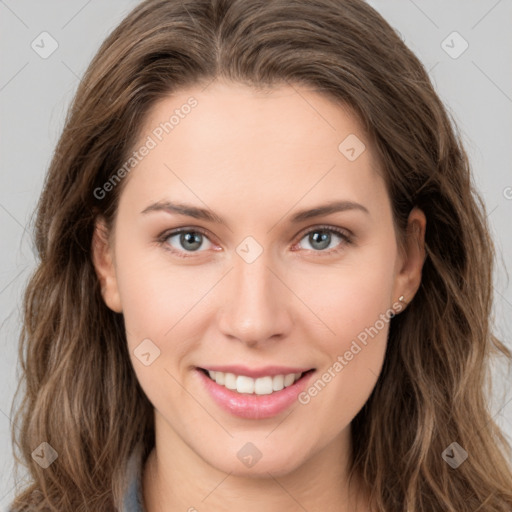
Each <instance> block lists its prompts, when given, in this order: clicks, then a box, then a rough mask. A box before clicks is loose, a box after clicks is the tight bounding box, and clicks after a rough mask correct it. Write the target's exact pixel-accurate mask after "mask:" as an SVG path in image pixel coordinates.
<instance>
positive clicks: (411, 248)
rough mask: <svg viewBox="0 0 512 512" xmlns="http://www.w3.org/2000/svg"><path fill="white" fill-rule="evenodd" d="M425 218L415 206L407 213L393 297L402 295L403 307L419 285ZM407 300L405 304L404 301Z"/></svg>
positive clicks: (423, 248) (409, 300) (423, 249)
mask: <svg viewBox="0 0 512 512" xmlns="http://www.w3.org/2000/svg"><path fill="white" fill-rule="evenodd" d="M426 225H427V219H426V217H425V214H424V213H423V211H422V210H420V209H419V208H417V207H415V208H413V209H412V210H411V212H410V214H409V219H408V224H407V233H406V237H405V247H404V257H403V259H402V264H401V268H400V270H399V273H398V274H397V276H396V280H395V287H394V288H395V289H394V298H396V297H403V298H404V299H405V300H403V301H401V304H402V305H404V307H406V306H407V304H409V303H410V302H411V301H412V300H413V297H414V295H415V294H416V292H417V291H418V288H419V287H420V285H421V273H422V269H423V264H424V263H425V259H426V253H425V232H426ZM405 301H407V302H406V303H405V304H404V302H405Z"/></svg>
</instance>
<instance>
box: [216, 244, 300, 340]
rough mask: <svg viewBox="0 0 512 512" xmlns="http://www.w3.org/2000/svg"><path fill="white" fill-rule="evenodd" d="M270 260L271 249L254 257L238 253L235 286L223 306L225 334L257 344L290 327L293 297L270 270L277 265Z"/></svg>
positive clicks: (233, 278)
mask: <svg viewBox="0 0 512 512" xmlns="http://www.w3.org/2000/svg"><path fill="white" fill-rule="evenodd" d="M241 246H242V248H243V247H244V246H243V244H241ZM253 254H254V253H253ZM270 259H271V258H270V251H265V250H263V251H262V252H261V254H259V255H258V256H257V257H256V258H255V259H254V260H251V258H246V257H245V256H244V254H243V253H242V255H240V253H239V254H234V261H233V265H234V268H233V270H232V272H230V282H231V286H228V287H227V290H226V292H227V294H228V296H226V297H225V305H224V307H222V308H221V309H222V311H223V313H222V317H221V321H220V326H221V330H222V331H223V332H224V334H225V335H227V336H229V337H235V338H238V339H239V340H240V341H244V342H246V343H248V344H251V345H255V344H257V343H261V342H264V341H265V340H267V339H268V338H270V337H273V336H276V335H283V334H285V333H286V332H287V331H288V330H289V328H290V326H291V321H290V314H289V309H288V308H289V300H290V297H289V294H286V293H285V290H286V288H285V287H283V285H282V283H280V281H279V279H277V278H276V276H275V275H274V273H273V272H276V271H275V270H273V271H271V270H270V269H269V267H270V268H272V267H273V265H272V262H271V261H270Z"/></svg>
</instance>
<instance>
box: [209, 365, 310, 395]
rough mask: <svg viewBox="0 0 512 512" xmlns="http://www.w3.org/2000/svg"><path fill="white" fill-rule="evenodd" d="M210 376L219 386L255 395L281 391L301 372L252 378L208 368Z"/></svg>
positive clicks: (296, 378)
mask: <svg viewBox="0 0 512 512" xmlns="http://www.w3.org/2000/svg"><path fill="white" fill-rule="evenodd" d="M208 374H209V375H210V377H211V378H212V379H213V380H214V381H215V382H216V383H217V384H220V385H221V386H224V387H226V388H228V389H232V390H234V391H235V390H236V391H237V392H238V393H255V394H256V395H270V394H271V393H273V392H274V391H281V389H283V388H287V387H288V386H291V385H292V384H293V383H294V382H295V381H297V380H298V379H299V378H300V376H301V375H302V373H289V374H288V375H274V376H273V377H271V376H267V377H258V378H257V379H253V378H252V377H247V376H246V375H235V374H234V373H224V372H213V371H210V370H208Z"/></svg>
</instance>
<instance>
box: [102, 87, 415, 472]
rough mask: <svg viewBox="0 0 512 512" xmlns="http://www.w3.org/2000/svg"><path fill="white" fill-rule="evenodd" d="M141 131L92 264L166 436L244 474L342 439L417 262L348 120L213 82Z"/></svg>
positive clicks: (299, 97)
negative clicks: (108, 235)
mask: <svg viewBox="0 0 512 512" xmlns="http://www.w3.org/2000/svg"><path fill="white" fill-rule="evenodd" d="M191 97H192V98H193V100H191V99H190V98H191ZM186 105H189V106H190V107H185V106H186ZM173 113H175V114H176V115H175V119H173V120H172V121H171V123H172V127H171V128H169V126H170V125H169V124H168V125H165V122H169V119H170V117H171V115H173ZM347 137H349V138H348V139H347ZM345 139H347V140H346V141H345ZM343 141H345V142H343ZM139 142H140V143H139V144H138V145H137V147H136V148H135V150H137V151H138V157H136V158H137V162H138V163H137V165H136V166H135V167H134V168H133V169H131V170H130V171H129V173H128V175H127V176H126V177H124V178H123V179H126V180H127V182H126V183H125V184H124V185H125V188H124V189H123V192H122V194H121V197H120V202H119V209H118V212H117V215H116V219H115V226H114V233H113V235H114V236H113V237H112V239H111V241H110V242H111V243H110V245H109V246H106V245H103V246H102V242H101V237H100V235H98V233H99V230H98V231H97V234H96V238H95V240H96V242H95V247H96V249H95V253H94V254H95V256H94V258H95V266H96V269H97V272H98V276H99V278H100V280H101V281H102V284H103V296H104V299H105V302H106V303H107V305H108V306H109V307H110V308H111V309H112V310H114V311H118V312H122V313H123V315H124V320H125V326H126V333H127V342H128V346H129V352H130V357H131V360H132V364H133V368H134V370H135V373H136V375H137V378H138V380H139V381H140V384H141V386H142V388H143V390H144V391H145V393H146V395H147V397H148V398H149V400H150V401H151V402H152V404H153V406H154V408H155V413H156V414H155V420H156V423H157V431H158V435H159V436H161V437H160V438H161V439H164V440H167V441H168V442H169V443H171V442H172V443H174V444H182V445H183V446H187V449H188V450H190V453H192V454H194V457H195V456H198V457H199V458H200V459H201V460H202V461H205V462H206V463H208V464H209V465H211V466H213V467H216V468H218V469H220V470H222V471H225V472H232V473H240V474H245V473H247V474H249V473H250V474H252V475H256V474H265V473H266V472H271V473H272V474H276V475H278V474H283V473H286V472H289V471H292V470H294V469H297V468H299V467H300V466H301V465H303V464H304V463H305V462H306V461H307V460H311V459H312V458H313V457H315V456H317V455H318V454H320V453H326V451H331V448H332V447H334V446H337V447H341V446H344V447H345V448H346V444H344V443H346V442H347V439H348V432H349V427H350V423H351V421H352V419H353V418H354V416H355V415H356V414H357V412H358V411H359V410H360V409H361V408H362V406H363V405H364V403H365V402H366V401H367V399H368V397H369V395H370V393H371V392H372V390H373V388H374V386H375V383H376V381H377V378H378V375H379V373H380V371H381V367H382V364H383V360H384V354H385V349H386V341H387V334H388V328H389V320H390V317H391V315H392V313H393V309H394V311H395V312H396V313H398V312H399V311H400V309H401V308H402V306H401V305H400V304H399V303H398V300H397V299H398V297H399V296H400V295H404V296H405V298H406V300H408V301H410V299H411V298H412V296H413V295H414V293H415V291H416V289H417V287H418V286H419V280H420V272H421V263H422V261H423V259H422V253H421V251H420V249H419V248H418V247H420V246H419V245H418V244H411V245H410V246H409V247H408V249H407V251H408V252H404V253H402V252H401V251H399V250H398V246H397V238H396V233H395V230H394V227H393V218H392V212H391V204H390V199H389V197H388V195H387V193H386V188H385V184H384V181H383V178H382V177H381V174H380V172H379V171H378V162H377V161H376V159H375V157H374V154H373V152H372V147H371V146H370V143H369V141H368V139H367V137H366V135H365V134H364V133H363V131H362V130H361V127H360V125H359V123H358V121H357V119H356V118H355V117H354V116H353V115H352V114H351V113H350V111H349V110H348V109H344V108H342V107H341V106H338V105H336V104H334V103H332V102H331V101H330V100H329V99H328V98H326V97H324V96H323V95H321V94H318V93H316V92H313V91H311V90H308V89H305V88H304V87H294V88H292V87H288V86H286V87H285V86H282V87H276V88H274V89H272V90H271V91H268V92H262V91H255V90H253V89H251V88H248V87H247V86H242V85H235V84H231V83H225V82H220V81H215V82H214V83H213V84H211V85H210V86H209V87H208V88H206V89H205V90H203V91H202V90H201V88H200V87H197V88H189V89H187V90H182V91H181V92H179V93H176V94H173V95H172V97H168V98H166V99H165V100H163V101H161V102H160V103H158V104H156V105H155V106H154V108H153V109H152V111H151V112H150V115H149V117H148V119H147V120H146V122H145V126H144V129H143V131H142V136H141V138H140V141H139ZM363 144H364V146H363ZM144 145H145V146H146V148H149V149H147V150H142V149H141V148H142V146H144ZM142 153H144V155H143V154H142ZM139 157H140V158H139ZM333 204H336V205H337V208H332V209H331V210H325V211H323V212H322V211H317V212H315V211H314V210H315V209H317V208H320V209H322V208H323V207H324V206H325V205H333ZM177 205H180V208H181V211H179V208H178V207H177ZM187 208H188V210H187ZM203 210H204V211H203ZM201 212H202V213H201ZM205 212H206V213H205ZM305 212H310V213H305ZM207 214H208V215H207ZM299 214H300V215H299ZM98 226H99V224H98ZM410 226H412V227H414V226H416V227H417V229H412V228H411V229H412V231H411V232H412V233H419V236H420V238H422V237H423V229H424V217H423V216H422V213H421V212H420V211H418V210H413V212H412V213H411V217H410ZM200 369H203V370H214V371H217V372H218V373H212V376H213V379H216V380H218V381H219V383H217V382H214V380H212V378H210V376H207V375H206V373H205V372H204V371H203V370H200ZM221 370H222V371H221ZM306 372H307V373H306ZM230 373H231V374H233V376H229V374H230ZM290 374H296V375H295V376H293V377H286V375H290ZM301 374H304V375H302V377H301ZM283 375H284V376H285V377H282V376H283ZM239 376H240V377H239ZM251 376H252V377H253V378H247V377H251ZM297 377H300V378H299V380H298V381H297V382H295V383H294V384H291V382H292V381H293V380H294V379H295V378H297ZM285 384H289V385H287V386H286V387H284V389H281V390H280V388H282V387H283V386H284V385H285ZM226 386H227V387H226ZM233 386H238V387H237V389H235V390H230V389H228V388H229V387H231V388H232V387H233ZM245 386H247V387H245ZM252 386H255V388H256V391H257V393H255V392H254V390H253V388H252ZM251 390H252V391H251ZM259 393H262V394H259ZM248 443H251V444H248ZM241 450H242V451H241ZM258 453H259V454H261V458H260V459H259V460H258V461H257V463H256V464H254V465H253V466H251V463H249V462H248V461H249V460H253V459H254V460H255V459H257V458H258V457H259V455H258ZM250 457H252V458H253V459H250Z"/></svg>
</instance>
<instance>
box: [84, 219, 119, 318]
mask: <svg viewBox="0 0 512 512" xmlns="http://www.w3.org/2000/svg"><path fill="white" fill-rule="evenodd" d="M112 253H113V248H112V247H111V245H110V243H109V237H108V230H107V228H106V226H105V223H104V221H103V219H98V220H97V221H96V223H95V226H94V233H93V236H92V243H91V256H92V262H93V265H94V268H95V270H96V275H97V276H98V280H99V282H100V286H101V295H102V297H103V300H104V302H105V304H106V305H107V306H108V307H109V308H110V309H111V310H112V311H115V312H116V313H121V312H122V307H121V298H120V296H119V290H118V287H117V277H116V272H115V265H114V259H113V254H112Z"/></svg>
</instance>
